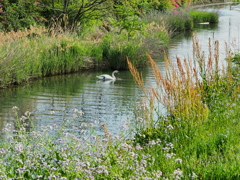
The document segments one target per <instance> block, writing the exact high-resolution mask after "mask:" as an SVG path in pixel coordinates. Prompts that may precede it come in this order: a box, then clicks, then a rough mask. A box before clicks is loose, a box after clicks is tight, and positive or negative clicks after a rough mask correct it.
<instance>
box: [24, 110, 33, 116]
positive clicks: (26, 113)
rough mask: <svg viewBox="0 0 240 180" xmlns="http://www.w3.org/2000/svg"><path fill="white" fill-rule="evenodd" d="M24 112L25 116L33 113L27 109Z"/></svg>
mask: <svg viewBox="0 0 240 180" xmlns="http://www.w3.org/2000/svg"><path fill="white" fill-rule="evenodd" d="M24 114H25V116H30V115H31V114H32V113H31V112H29V111H26V112H25V113H24Z"/></svg>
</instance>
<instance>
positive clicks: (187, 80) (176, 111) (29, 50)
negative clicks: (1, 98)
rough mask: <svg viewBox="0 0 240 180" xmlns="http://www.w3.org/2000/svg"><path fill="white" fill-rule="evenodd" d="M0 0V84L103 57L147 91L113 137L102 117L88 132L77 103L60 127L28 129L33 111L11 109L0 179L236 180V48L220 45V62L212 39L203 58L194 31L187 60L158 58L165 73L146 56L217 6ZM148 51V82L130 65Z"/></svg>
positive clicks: (239, 172) (210, 17)
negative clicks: (150, 73)
mask: <svg viewBox="0 0 240 180" xmlns="http://www.w3.org/2000/svg"><path fill="white" fill-rule="evenodd" d="M203 1H204V0H201V1H200V2H203ZM0 2H1V5H0V24H1V30H2V33H1V34H0V74H1V76H0V86H5V85H8V84H13V83H20V82H23V81H26V80H28V79H31V78H34V77H41V76H47V75H54V74H59V73H68V72H72V71H77V70H79V69H82V68H89V66H92V68H94V67H99V64H103V63H106V64H108V67H111V68H126V67H129V69H130V71H131V72H132V74H133V77H134V78H135V81H136V83H137V84H138V85H139V87H140V88H141V89H142V90H143V92H144V93H145V99H143V100H142V101H141V102H142V104H141V106H140V107H137V109H136V112H135V114H136V119H135V121H133V122H132V125H130V124H128V127H129V128H130V129H129V130H128V131H123V134H122V135H120V136H116V137H114V136H112V135H111V134H110V133H109V132H108V129H107V126H106V125H105V124H103V125H102V131H103V133H104V135H102V136H100V135H96V134H94V131H93V126H99V124H98V122H96V123H95V124H92V123H90V124H86V123H84V122H81V115H82V112H81V111H80V110H77V109H74V110H73V119H69V120H66V121H65V124H64V125H62V126H60V127H58V126H48V127H41V128H39V129H35V125H34V121H32V120H31V118H32V116H31V115H32V114H31V112H28V111H27V112H25V114H24V115H23V116H21V117H19V116H18V115H19V114H18V107H13V111H14V112H15V113H16V121H15V123H14V125H12V126H11V125H7V126H6V127H5V129H4V135H5V137H4V138H5V139H3V140H1V143H0V179H96V180H97V179H99V180H101V179H239V178H240V164H239V162H240V157H239V152H240V144H239V140H238V139H239V134H240V127H239V126H240V124H239V118H238V117H239V116H240V114H239V106H240V97H239V92H240V88H239V78H240V74H239V54H235V55H234V54H233V53H232V52H231V51H230V50H229V49H226V52H227V53H226V59H225V60H219V52H218V49H219V48H218V45H219V43H218V41H216V42H211V41H210V42H209V44H212V46H209V48H210V49H209V52H210V54H211V56H209V57H208V58H207V59H205V58H204V55H203V54H202V53H201V49H200V47H199V42H198V41H197V40H196V37H193V40H194V47H193V49H194V51H195V52H194V54H195V56H196V57H194V61H193V60H191V59H184V60H180V59H179V58H177V61H176V64H174V61H171V60H169V59H168V58H165V60H166V68H167V72H168V73H167V75H163V74H161V72H160V71H159V69H158V66H157V65H156V63H155V62H154V61H153V59H152V56H154V55H156V53H158V51H157V50H158V49H159V46H161V47H165V46H167V44H168V42H169V39H170V36H171V34H172V33H175V32H177V31H188V30H191V29H192V28H193V26H194V23H195V22H205V21H209V22H217V15H216V14H214V13H202V12H198V11H185V10H184V9H179V8H178V7H179V6H185V5H187V4H188V3H191V2H195V3H196V2H197V1H182V2H180V1H168V0H159V1H158V0H156V1H147V0H146V1H144V0H143V1H140V0H132V1H107V0H102V1H100V0H96V1H79V2H86V3H85V4H81V5H80V6H79V5H78V6H76V4H73V3H72V2H71V3H70V1H67V0H65V1H35V2H34V3H31V2H32V1H20V0H19V1H14V0H12V1H10V0H9V1H7V0H1V1H0ZM62 2H64V3H63V4H62ZM76 2H78V1H76ZM90 2H95V3H90ZM150 2H151V3H150ZM204 2H206V1H204ZM106 8H107V9H108V10H109V11H108V12H107V14H106V11H104V10H105V9H106ZM172 8H174V11H168V10H169V9H172ZM176 8H177V9H176ZM136 9H137V11H136ZM152 10H157V11H152ZM108 13H110V14H111V16H109V14H108ZM33 24H36V25H33ZM12 30H13V31H12ZM154 45H156V46H157V48H155V46H154ZM212 48H213V49H212ZM146 52H148V55H147V58H145V56H146ZM221 53H222V52H221ZM126 56H128V60H127V61H126ZM135 59H137V60H138V61H136V60H135ZM146 59H148V62H149V63H150V64H151V66H152V69H153V72H154V75H155V77H156V78H155V79H156V82H155V84H154V85H153V87H150V88H149V87H145V86H144V80H143V78H142V77H141V74H140V73H138V71H137V68H136V67H137V66H141V65H142V64H143V63H145V61H146ZM220 61H221V63H220ZM222 62H223V63H222ZM222 64H223V65H224V66H223V67H222V66H221V65H222ZM159 104H160V105H164V107H165V108H166V112H167V113H166V114H164V115H162V114H161V112H162V111H159V109H157V108H156V107H162V106H159ZM76 122H81V125H80V126H79V124H75V123H76ZM13 126H14V127H13ZM79 128H80V129H79ZM86 128H89V129H88V131H86ZM13 129H14V131H13ZM69 129H73V130H75V131H71V132H69ZM130 130H132V131H130ZM128 133H132V136H130V135H129V136H126V134H128ZM79 134H80V136H79ZM130 137H133V138H130Z"/></svg>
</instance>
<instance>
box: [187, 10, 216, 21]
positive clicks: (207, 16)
mask: <svg viewBox="0 0 240 180" xmlns="http://www.w3.org/2000/svg"><path fill="white" fill-rule="evenodd" d="M190 14H191V16H192V18H193V22H194V23H202V22H209V23H217V22H218V15H217V14H216V13H213V12H202V11H190Z"/></svg>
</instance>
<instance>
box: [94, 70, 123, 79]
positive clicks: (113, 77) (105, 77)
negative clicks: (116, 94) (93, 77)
mask: <svg viewBox="0 0 240 180" xmlns="http://www.w3.org/2000/svg"><path fill="white" fill-rule="evenodd" d="M115 73H117V74H119V72H118V70H115V71H113V73H112V76H110V75H108V74H102V75H100V76H97V78H98V79H100V80H116V77H115V76H114V74H115Z"/></svg>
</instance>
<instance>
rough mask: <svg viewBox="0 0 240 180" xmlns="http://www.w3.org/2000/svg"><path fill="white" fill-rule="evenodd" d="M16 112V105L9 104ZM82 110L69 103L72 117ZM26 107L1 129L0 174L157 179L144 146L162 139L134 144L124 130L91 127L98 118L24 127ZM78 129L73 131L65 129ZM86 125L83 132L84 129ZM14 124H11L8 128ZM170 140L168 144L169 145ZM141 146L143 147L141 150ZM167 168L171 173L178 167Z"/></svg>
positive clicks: (28, 116)
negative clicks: (115, 131)
mask: <svg viewBox="0 0 240 180" xmlns="http://www.w3.org/2000/svg"><path fill="white" fill-rule="evenodd" d="M13 110H14V112H15V113H16V114H18V113H17V111H18V110H19V109H18V107H13ZM82 113H83V112H81V111H79V110H77V109H74V110H73V115H74V116H73V117H74V121H76V120H79V119H78V118H81V115H82ZM29 121H31V113H30V112H26V113H25V115H24V116H21V117H18V118H17V120H16V123H15V125H14V126H15V127H13V125H11V124H8V125H7V126H6V127H5V129H4V132H5V139H3V140H2V141H1V143H0V178H1V179H159V178H161V177H164V175H163V174H162V171H161V170H153V169H152V166H153V165H154V162H155V159H154V157H152V156H150V155H149V154H148V151H146V150H147V149H149V148H154V147H155V146H156V145H158V144H161V141H160V140H157V141H151V142H149V143H148V144H147V145H146V146H145V147H142V146H140V145H136V146H135V145H133V143H131V141H133V140H131V139H125V138H126V137H124V136H112V135H111V134H110V133H109V132H108V130H107V126H106V125H105V124H104V125H102V131H103V132H104V135H97V134H94V132H92V133H90V132H91V131H89V130H91V129H92V128H93V127H94V126H100V125H99V123H98V122H95V123H84V122H82V123H81V125H80V126H78V127H75V126H71V124H72V122H71V120H69V121H66V122H67V123H66V124H64V125H62V126H58V125H49V126H45V127H41V128H40V129H38V130H36V129H34V128H33V127H32V128H31V130H29V129H28V128H27V127H29V124H28V123H29ZM69 128H71V129H78V131H70V130H69ZM86 128H87V129H88V132H87V131H86V130H85V129H86ZM13 129H14V130H13ZM169 146H171V145H169ZM145 149H146V150H145ZM175 171H178V172H172V173H173V174H175V175H176V176H180V175H181V171H180V170H178V169H176V170H175Z"/></svg>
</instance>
